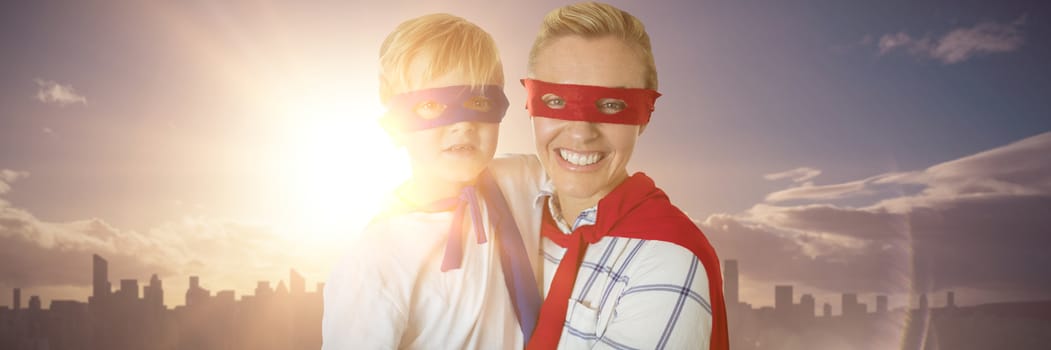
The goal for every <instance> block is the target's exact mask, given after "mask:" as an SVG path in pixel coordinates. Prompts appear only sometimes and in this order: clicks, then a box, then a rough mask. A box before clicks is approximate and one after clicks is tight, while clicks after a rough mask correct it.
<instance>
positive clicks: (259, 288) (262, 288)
mask: <svg viewBox="0 0 1051 350" xmlns="http://www.w3.org/2000/svg"><path fill="white" fill-rule="evenodd" d="M271 294H274V290H273V289H270V282H269V281H259V282H257V283H256V285H255V296H257V297H261V296H270V295H271Z"/></svg>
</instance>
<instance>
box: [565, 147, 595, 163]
mask: <svg viewBox="0 0 1051 350" xmlns="http://www.w3.org/2000/svg"><path fill="white" fill-rule="evenodd" d="M559 153H560V155H561V156H562V159H565V160H566V161H567V162H569V163H570V164H573V165H577V166H588V165H591V164H595V163H597V162H598V161H599V158H601V155H600V154H599V153H588V154H580V153H577V152H573V151H569V150H566V149H560V150H559Z"/></svg>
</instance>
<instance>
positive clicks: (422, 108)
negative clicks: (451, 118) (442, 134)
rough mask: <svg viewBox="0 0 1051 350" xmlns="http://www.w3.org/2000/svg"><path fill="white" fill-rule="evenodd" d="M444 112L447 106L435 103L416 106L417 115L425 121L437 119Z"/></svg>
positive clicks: (429, 102) (425, 102)
mask: <svg viewBox="0 0 1051 350" xmlns="http://www.w3.org/2000/svg"><path fill="white" fill-rule="evenodd" d="M444 111H445V105H444V104H441V103H438V102H434V101H424V102H420V103H419V104H417V105H416V115H418V116H420V118H423V119H434V118H437V117H439V116H441V115H442V112H444Z"/></svg>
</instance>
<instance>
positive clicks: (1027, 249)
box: [700, 132, 1051, 297]
mask: <svg viewBox="0 0 1051 350" xmlns="http://www.w3.org/2000/svg"><path fill="white" fill-rule="evenodd" d="M904 187H908V188H914V189H915V190H913V191H902V190H901V188H904ZM866 194H867V195H872V194H876V196H874V197H872V200H871V201H870V202H866V203H867V204H863V205H861V206H843V205H836V204H833V203H829V201H830V200H833V199H842V198H853V199H858V198H864V197H862V195H866ZM787 200H809V201H814V202H816V203H807V204H798V205H783V204H781V203H783V201H787ZM1047 208H1051V132H1047V133H1044V134H1040V135H1036V136H1033V137H1030V138H1027V139H1024V140H1021V141H1018V142H1014V143H1011V144H1009V145H1005V146H1002V147H998V148H995V149H991V150H988V151H985V152H981V153H977V154H974V155H970V156H967V157H963V158H959V159H955V160H952V161H948V162H944V163H941V164H936V165H934V166H931V167H929V168H926V169H923V170H917V171H910V172H895V173H885V174H879V175H876V176H872V177H869V178H866V179H861V180H856V181H848V182H844V183H839V184H830V185H821V186H813V185H804V186H797V187H795V188H793V189H789V190H784V191H778V192H775V193H772V194H770V195H768V196H767V201H766V202H765V203H759V204H756V205H755V206H753V207H752V208H751V209H749V210H747V211H746V212H744V213H740V214H736V215H729V214H717V215H712V216H710V217H708V218H707V219H706V220H704V221H703V222H702V223H700V225H701V228H702V230H704V231H705V233H707V234H708V236H709V237H710V238H711V240H712V242H713V244H715V246H716V248H717V249H718V250H719V253H720V256H721V257H723V258H736V259H739V260H741V261H742V262H741V263H742V266H748V268H747V269H745V268H742V270H741V271H742V274H744V275H746V276H747V277H748V278H750V279H752V280H757V281H762V282H766V283H770V284H773V283H778V282H783V281H792V282H794V283H799V284H802V285H806V286H811V287H814V288H818V289H820V290H823V291H825V292H827V293H840V292H859V293H892V292H895V291H897V292H901V293H906V292H910V291H911V290H912V289H916V290H919V291H927V290H944V289H960V290H972V291H979V292H981V293H985V295H1019V294H1024V295H1038V296H1043V297H1048V296H1051V279H1048V278H1047V272H1046V269H1045V267H1046V266H1051V254H1046V252H1045V250H1046V248H1045V247H1047V246H1048V245H1049V244H1051V236H1048V235H1047V233H1048V232H1049V231H1048V230H1051V215H1047Z"/></svg>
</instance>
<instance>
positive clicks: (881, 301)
mask: <svg viewBox="0 0 1051 350" xmlns="http://www.w3.org/2000/svg"><path fill="white" fill-rule="evenodd" d="M885 312H887V296H886V295H877V296H876V313H877V314H882V313H885Z"/></svg>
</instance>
